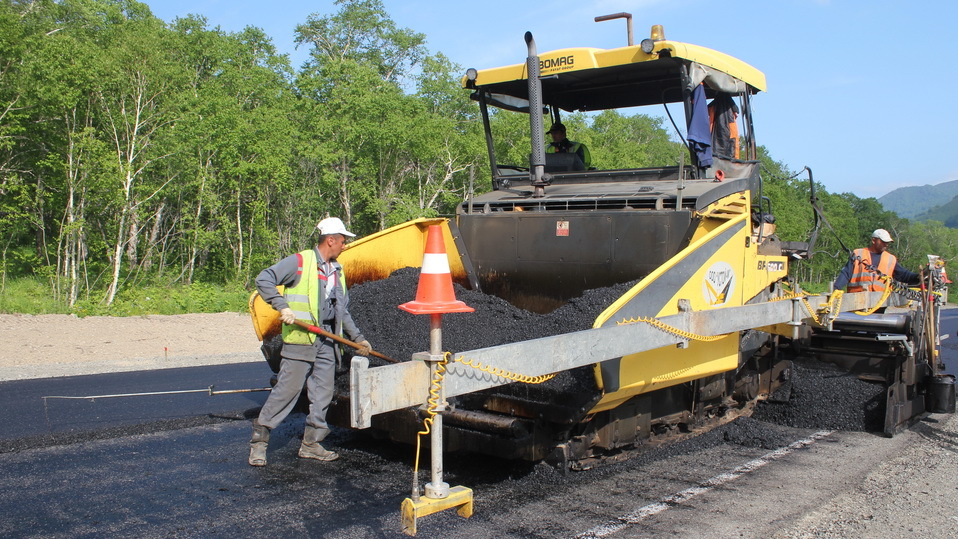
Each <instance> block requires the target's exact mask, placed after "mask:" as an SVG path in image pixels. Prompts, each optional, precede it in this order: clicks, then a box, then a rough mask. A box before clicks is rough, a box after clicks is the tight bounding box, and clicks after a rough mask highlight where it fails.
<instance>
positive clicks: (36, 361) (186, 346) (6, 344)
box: [0, 313, 263, 380]
mask: <svg viewBox="0 0 958 539" xmlns="http://www.w3.org/2000/svg"><path fill="white" fill-rule="evenodd" d="M259 346H260V343H259V341H258V340H257V339H256V335H255V333H254V332H253V326H252V324H251V322H250V318H249V315H247V314H245V313H213V314H185V315H177V316H162V315H150V316H133V317H112V316H90V317H86V318H78V317H76V316H71V315H60V314H50V315H36V316H34V315H22V314H0V380H21V379H26V378H44V377H53V376H74V375H81V374H98V373H105V372H123V371H134V370H144V369H163V368H172V367H186V366H191V365H211V364H220V363H237V362H243V361H262V360H263V356H262V353H261V352H260V351H259Z"/></svg>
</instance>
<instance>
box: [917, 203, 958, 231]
mask: <svg viewBox="0 0 958 539" xmlns="http://www.w3.org/2000/svg"><path fill="white" fill-rule="evenodd" d="M939 200H944V199H939ZM915 220H917V221H940V222H942V223H944V225H945V226H947V227H949V228H958V197H955V198H953V199H951V200H949V201H948V202H946V203H945V204H942V205H941V206H935V207H934V208H932V209H930V210H928V211H926V212H924V213H922V214H921V215H918V216H917V217H915Z"/></svg>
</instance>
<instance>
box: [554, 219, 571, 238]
mask: <svg viewBox="0 0 958 539" xmlns="http://www.w3.org/2000/svg"><path fill="white" fill-rule="evenodd" d="M568 235H569V221H556V236H568Z"/></svg>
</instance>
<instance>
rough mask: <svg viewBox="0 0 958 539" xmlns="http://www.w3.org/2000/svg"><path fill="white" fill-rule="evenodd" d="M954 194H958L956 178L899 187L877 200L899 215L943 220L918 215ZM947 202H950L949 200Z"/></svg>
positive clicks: (908, 217) (957, 212) (954, 212)
mask: <svg viewBox="0 0 958 539" xmlns="http://www.w3.org/2000/svg"><path fill="white" fill-rule="evenodd" d="M956 196H958V180H953V181H950V182H944V183H939V184H938V185H920V186H917V185H916V186H910V187H899V188H898V189H895V190H894V191H892V192H890V193H888V194H887V195H884V196H882V197H881V198H879V199H878V201H879V202H881V204H882V206H884V207H885V209H886V210H889V211H893V212H895V213H896V214H898V216H899V217H904V218H906V219H917V220H919V221H925V220H927V219H935V220H936V221H944V220H943V219H938V218H937V217H929V218H925V219H921V218H919V216H920V215H921V214H923V213H925V212H927V211H929V210H931V209H932V208H934V207H935V206H940V205H941V204H942V203H944V202H946V201H949V200H952V199H953V198H955V197H956ZM952 202H954V201H952ZM949 204H951V203H950V202H949ZM956 209H958V208H956ZM952 214H953V215H958V211H953V212H952ZM952 226H953V225H952Z"/></svg>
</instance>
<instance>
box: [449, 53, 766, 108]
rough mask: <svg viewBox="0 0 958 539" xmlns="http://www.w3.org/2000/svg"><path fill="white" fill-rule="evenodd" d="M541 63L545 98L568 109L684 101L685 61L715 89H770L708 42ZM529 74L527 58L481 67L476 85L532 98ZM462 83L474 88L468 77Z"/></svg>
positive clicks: (544, 58) (559, 56) (542, 58)
mask: <svg viewBox="0 0 958 539" xmlns="http://www.w3.org/2000/svg"><path fill="white" fill-rule="evenodd" d="M696 64H697V66H696ZM539 65H540V78H542V89H543V101H544V102H545V103H546V104H550V105H555V106H558V107H560V108H562V109H565V110H569V111H572V110H602V109H610V108H622V107H630V106H640V105H649V104H653V103H663V102H675V101H681V100H682V87H681V80H682V78H681V69H682V67H683V66H685V67H686V68H690V70H692V71H696V70H695V69H694V68H695V67H699V69H698V73H703V72H707V73H709V76H710V78H709V79H707V80H706V86H707V87H708V88H709V89H711V90H715V89H717V88H715V86H716V85H715V84H710V80H713V78H714V77H718V79H724V80H725V81H729V82H731V83H735V84H737V85H738V87H739V88H741V89H742V90H744V89H745V88H746V85H747V91H749V93H755V92H758V91H764V90H765V88H766V85H765V75H764V74H763V73H762V72H761V71H759V70H758V69H755V68H754V67H752V66H751V65H749V64H747V63H745V62H743V61H741V60H739V59H737V58H734V57H732V56H729V55H727V54H724V53H721V52H718V51H716V50H712V49H709V48H707V47H701V46H698V45H691V44H688V43H681V42H678V41H657V42H655V46H654V48H653V51H652V52H651V53H650V54H646V53H644V52H642V49H641V47H640V46H639V45H634V46H629V47H621V48H616V49H597V48H586V47H582V48H571V49H560V50H555V51H550V52H546V53H542V54H540V55H539ZM700 67H704V68H705V69H704V70H702V69H701V68H700ZM527 75H528V74H527V69H526V64H525V63H521V64H515V65H510V66H504V67H496V68H490V69H483V70H481V71H478V74H477V76H476V80H475V86H476V87H478V88H482V89H484V90H488V91H489V92H492V93H494V94H502V95H508V96H512V97H516V98H520V99H528V84H527V82H526V78H527ZM729 77H730V78H729ZM718 79H714V80H718ZM742 83H744V85H743V84H742ZM462 84H463V87H472V86H471V85H470V83H469V81H468V80H467V78H463V81H462ZM723 91H728V89H725V88H723Z"/></svg>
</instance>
